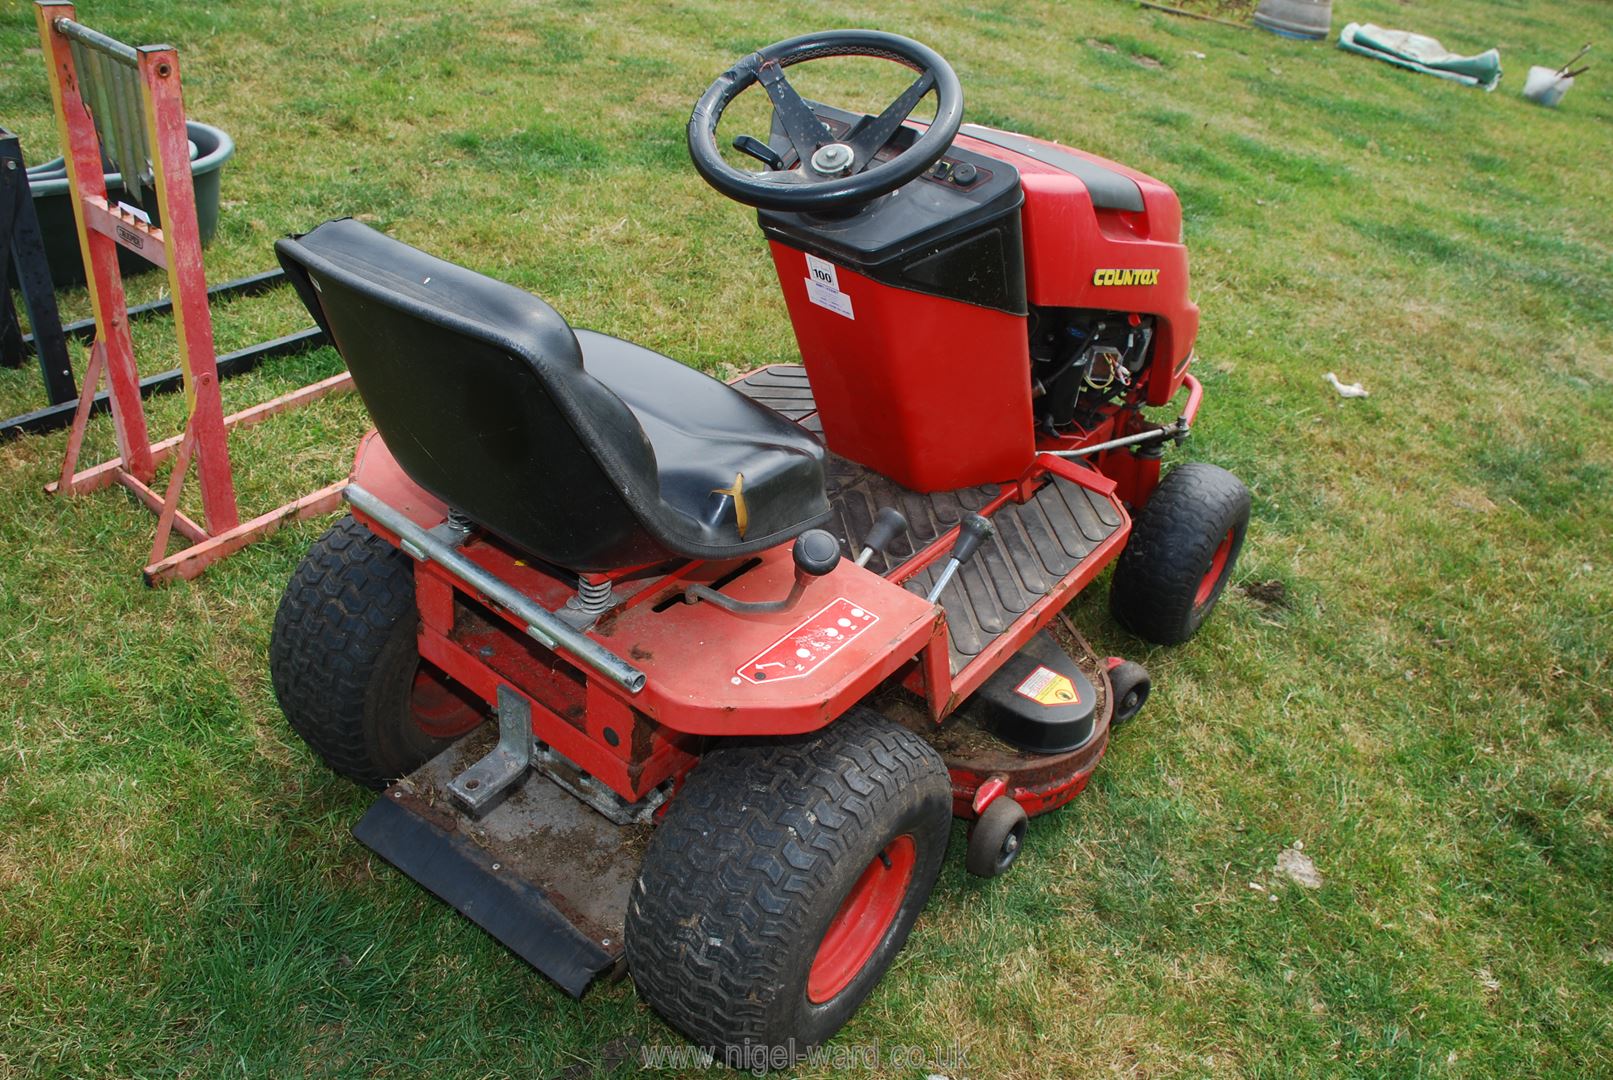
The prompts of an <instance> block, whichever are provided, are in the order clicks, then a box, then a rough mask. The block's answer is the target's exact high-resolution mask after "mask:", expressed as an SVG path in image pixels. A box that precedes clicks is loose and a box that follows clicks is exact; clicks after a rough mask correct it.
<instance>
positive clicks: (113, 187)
mask: <svg viewBox="0 0 1613 1080" xmlns="http://www.w3.org/2000/svg"><path fill="white" fill-rule="evenodd" d="M185 128H186V130H187V133H188V134H189V135H190V145H191V151H190V175H191V183H192V184H193V185H194V186H195V188H196V224H197V225H198V226H199V227H200V229H201V234H202V244H203V246H205V245H206V244H207V242H208V241H209V240H211V239H212V238H213V233H214V232H216V231H217V230H218V207H219V196H218V190H219V179H220V177H221V176H222V174H223V172H224V163H225V162H226V161H228V160H230V158H232V157H234V156H235V140H234V139H232V138H230V137H229V136H228V135H227V134H225V133H224V132H223V131H222V130H221V129H219V128H216V127H211V126H209V125H207V124H198V123H196V121H194V120H187V121H186V122H185ZM28 187H29V189H30V190H32V191H33V194H34V210H35V211H36V212H37V213H38V214H39V231H40V232H41V233H43V234H44V237H45V257H46V259H47V261H49V263H50V279H51V281H52V282H54V283H55V285H56V287H57V288H61V287H63V286H65V285H82V284H84V262H83V260H82V259H80V258H79V251H78V229H77V227H76V226H74V224H73V201H72V198H71V197H70V195H69V193H68V190H67V163H66V162H65V161H63V160H62V159H61V158H57V159H56V160H54V161H47V162H45V163H43V164H41V165H35V166H34V167H33V168H31V169H29V170H28ZM106 192H107V198H108V200H109V201H111V202H113V203H116V202H118V201H119V200H120V199H121V200H123V201H125V202H130V203H131V204H132V203H133V200H132V199H131V198H130V197H129V194H128V193H127V192H126V191H124V189H123V176H122V174H121V173H115V172H109V173H107V174H106ZM140 206H141V209H143V210H145V211H146V213H148V214H150V215H151V223H152V224H153V225H161V224H162V220H161V216H160V215H159V214H158V213H157V199H156V196H155V195H153V194H151V193H150V192H149V191H148V192H147V193H146V201H145V202H143V203H141V204H140ZM118 265H119V266H120V267H121V268H122V270H123V272H124V273H125V274H137V273H140V272H142V271H145V270H150V269H153V267H152V265H151V263H148V262H146V260H144V259H142V258H140V256H138V255H134V254H132V253H130V252H127V251H124V250H123V249H122V248H119V249H118Z"/></svg>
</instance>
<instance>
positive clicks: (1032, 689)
mask: <svg viewBox="0 0 1613 1080" xmlns="http://www.w3.org/2000/svg"><path fill="white" fill-rule="evenodd" d="M1014 693H1016V694H1018V695H1019V696H1020V697H1026V698H1030V699H1031V700H1032V701H1034V702H1036V703H1037V704H1038V705H1077V704H1079V703H1080V701H1081V695H1080V694H1078V693H1076V690H1075V684H1074V683H1072V682H1070V680H1069V679H1068V678H1067V677H1065V676H1063V675H1060V674H1059V673H1058V672H1056V671H1054V670H1053V669H1052V668H1050V667H1038V668H1037V669H1036V670H1035V671H1033V672H1031V673H1030V674H1029V675H1027V676H1026V677H1025V681H1024V682H1022V683H1020V684H1019V685H1018V686H1016V687H1014Z"/></svg>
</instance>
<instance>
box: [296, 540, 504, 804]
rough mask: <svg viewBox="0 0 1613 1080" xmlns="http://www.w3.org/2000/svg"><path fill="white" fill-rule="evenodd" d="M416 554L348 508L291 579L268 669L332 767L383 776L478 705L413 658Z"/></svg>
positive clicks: (460, 729)
mask: <svg viewBox="0 0 1613 1080" xmlns="http://www.w3.org/2000/svg"><path fill="white" fill-rule="evenodd" d="M419 622H420V617H419V612H418V611H417V610H416V608H415V599H414V562H413V560H412V559H410V558H409V557H408V556H407V555H405V554H404V553H403V552H401V551H399V550H398V549H397V548H395V547H393V546H392V545H391V544H389V543H387V542H386V541H385V540H382V539H381V538H380V537H378V536H376V535H375V534H374V533H372V532H370V530H369V529H366V528H365V527H364V526H363V525H360V524H359V523H358V522H357V521H354V520H353V519H352V518H351V517H346V518H343V519H342V520H341V521H338V522H337V523H336V524H335V525H332V526H331V527H330V529H329V530H328V531H327V532H326V533H325V535H323V536H321V537H320V538H319V539H318V540H316V541H314V544H313V547H311V548H309V550H308V554H307V555H306V556H304V557H303V560H302V562H301V563H300V564H299V565H298V566H297V570H296V572H295V573H294V574H292V577H291V581H290V583H289V584H288V585H287V586H286V592H285V595H284V596H283V597H282V598H281V600H280V608H279V610H278V611H277V612H275V618H274V631H273V633H272V635H271V637H270V639H269V675H270V678H271V681H272V682H273V683H274V692H275V697H277V698H278V699H279V701H280V708H281V709H282V710H283V711H284V712H285V714H286V719H287V720H289V721H290V722H291V727H292V729H293V730H294V731H296V732H297V734H298V735H300V736H302V739H303V741H304V742H306V743H307V744H308V745H309V746H310V747H311V748H312V749H313V751H314V753H316V754H318V755H319V757H320V759H321V760H322V761H324V763H325V764H326V765H327V766H329V767H330V769H331V771H333V772H335V773H337V774H338V775H340V776H345V777H347V778H348V779H350V780H355V781H357V782H358V783H360V784H364V785H366V786H367V787H373V788H379V787H384V786H385V785H386V784H387V783H388V782H389V781H391V780H395V779H396V778H398V777H400V776H403V775H404V774H406V773H409V772H412V771H413V770H414V769H415V768H417V767H418V766H420V765H422V764H424V763H425V762H426V761H427V760H429V759H430V758H431V757H433V756H434V755H436V754H438V753H440V752H441V751H442V750H444V749H446V748H447V746H448V744H449V743H450V742H451V741H452V740H453V739H454V738H455V737H457V736H459V735H462V734H464V733H465V732H467V731H469V730H470V729H471V728H473V727H475V726H476V725H477V724H478V723H480V722H481V721H482V719H483V717H484V716H485V713H484V712H483V710H482V708H481V707H480V703H479V702H477V701H476V700H475V699H474V698H473V697H471V696H470V695H469V694H468V692H467V691H465V690H464V688H462V687H460V686H459V685H458V684H456V683H454V682H453V681H452V680H450V679H449V678H448V677H447V676H446V675H444V674H443V673H442V672H441V671H438V670H437V669H436V668H435V667H433V666H432V665H430V664H426V663H423V662H422V661H421V659H420V652H419V648H418V646H417V645H416V642H415V636H416V633H417V632H418V628H419Z"/></svg>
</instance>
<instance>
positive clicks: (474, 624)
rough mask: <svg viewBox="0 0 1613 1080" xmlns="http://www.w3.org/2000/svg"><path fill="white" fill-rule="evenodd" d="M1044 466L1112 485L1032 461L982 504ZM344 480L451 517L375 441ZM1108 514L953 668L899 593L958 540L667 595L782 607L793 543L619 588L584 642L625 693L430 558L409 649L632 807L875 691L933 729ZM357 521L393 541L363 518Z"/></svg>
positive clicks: (763, 587) (1058, 463)
mask: <svg viewBox="0 0 1613 1080" xmlns="http://www.w3.org/2000/svg"><path fill="white" fill-rule="evenodd" d="M1049 473H1056V474H1059V475H1062V476H1065V477H1067V478H1070V479H1074V480H1075V481H1077V482H1079V483H1083V484H1086V485H1088V486H1090V487H1091V488H1092V489H1093V490H1096V491H1099V492H1100V493H1108V492H1112V491H1113V484H1112V483H1111V482H1110V481H1108V480H1106V479H1105V478H1104V477H1102V476H1100V475H1098V474H1097V473H1094V472H1092V471H1090V470H1087V469H1084V468H1082V467H1080V466H1076V465H1073V464H1071V463H1069V462H1066V461H1063V460H1061V459H1057V458H1048V457H1045V456H1044V457H1039V458H1037V459H1035V460H1034V461H1033V463H1032V468H1031V469H1030V470H1029V471H1027V473H1026V475H1025V476H1024V477H1023V478H1022V479H1021V481H1020V482H1018V483H1016V484H1014V485H1013V486H1011V487H1010V488H1009V489H1007V490H1006V491H1005V492H1004V494H1003V495H1002V496H1000V497H999V499H998V500H997V501H996V502H995V503H994V504H993V506H995V505H1000V504H1001V503H1002V502H1006V501H1007V500H1009V499H1015V498H1020V499H1024V498H1029V497H1030V496H1031V494H1032V493H1034V492H1035V491H1036V490H1037V488H1038V487H1040V486H1041V484H1043V483H1045V482H1046V480H1047V475H1048V474H1049ZM353 480H354V482H355V483H358V484H359V485H361V486H362V487H364V488H365V489H366V490H368V491H369V492H370V493H371V494H373V495H375V496H377V497H379V498H381V499H382V500H384V501H385V502H386V503H387V504H389V505H390V506H392V507H394V508H396V509H397V510H399V511H400V512H402V513H403V514H405V515H406V516H407V517H409V518H410V519H411V520H412V521H414V522H415V523H416V524H418V525H420V526H422V527H424V528H428V529H429V528H433V527H435V526H437V525H438V524H440V523H441V522H442V521H443V520H444V519H445V518H446V516H447V509H446V507H445V506H444V505H443V504H442V503H441V502H440V501H438V500H437V499H436V498H435V497H433V496H431V495H429V494H428V493H426V492H425V491H423V490H422V489H420V488H419V487H417V486H416V485H415V484H414V482H413V481H412V480H410V479H409V478H408V476H406V475H405V474H404V472H403V470H402V469H401V468H400V467H399V466H398V464H397V462H396V461H395V460H394V459H393V457H392V454H391V453H390V451H388V449H387V447H386V444H385V443H384V442H383V441H382V439H381V437H380V436H379V434H378V433H375V432H371V433H370V434H369V435H367V436H365V438H364V440H363V442H362V443H361V444H360V446H359V451H358V457H357V460H356V462H355V464H354V470H353ZM1115 505H1116V508H1117V510H1119V512H1120V513H1121V515H1122V520H1123V521H1124V522H1125V523H1124V524H1123V525H1122V527H1121V528H1119V529H1117V530H1116V531H1115V532H1114V533H1113V534H1112V535H1111V537H1110V538H1109V539H1108V540H1106V541H1105V542H1104V544H1103V545H1101V546H1100V548H1098V549H1096V550H1095V551H1094V552H1093V554H1092V556H1090V557H1089V558H1088V559H1087V560H1085V561H1084V562H1083V563H1081V564H1080V565H1079V566H1078V567H1077V568H1076V569H1075V570H1074V571H1072V572H1071V573H1070V574H1069V575H1068V576H1067V577H1066V578H1065V579H1064V580H1063V581H1061V582H1060V583H1059V585H1058V586H1057V587H1056V588H1055V589H1054V590H1053V591H1052V592H1051V593H1049V594H1048V595H1047V596H1046V597H1044V598H1043V599H1042V600H1041V601H1039V602H1038V603H1037V604H1035V605H1034V606H1033V607H1032V609H1031V610H1029V611H1027V612H1026V613H1025V615H1024V616H1022V617H1021V618H1020V620H1019V621H1018V622H1017V623H1016V624H1015V626H1014V627H1013V628H1011V629H1010V630H1009V631H1008V632H1007V633H1006V634H1004V635H1002V636H1001V637H1000V638H999V639H998V640H997V641H996V642H994V643H993V644H992V646H991V648H989V649H988V650H986V652H984V653H982V654H981V655H980V656H979V657H977V658H976V659H975V660H974V661H973V662H971V663H970V664H968V665H967V666H965V667H964V668H963V669H962V670H960V671H958V672H956V673H953V672H952V671H951V668H950V665H949V662H948V655H949V654H948V646H947V633H946V619H945V615H944V614H943V613H942V611H941V609H940V608H938V607H936V606H935V605H933V604H931V603H929V602H928V601H926V600H924V599H923V598H922V597H920V596H917V595H915V594H913V593H911V592H909V591H908V590H906V589H905V588H903V587H902V586H901V584H900V582H901V581H904V580H907V579H908V578H909V577H911V576H912V575H913V574H915V573H917V572H918V571H919V570H920V569H922V568H923V567H924V566H925V565H927V564H929V563H931V562H933V561H935V560H936V559H940V558H943V557H945V555H946V554H947V552H948V551H950V549H951V546H952V543H953V541H954V540H955V538H956V530H955V529H954V530H952V531H951V532H948V533H947V534H945V535H943V536H941V537H939V538H938V539H937V540H936V541H935V542H934V543H933V544H931V545H930V546H929V547H928V548H926V549H925V550H924V551H922V552H920V553H919V554H918V555H916V556H915V557H914V558H912V559H910V560H908V561H907V562H906V563H904V564H903V565H902V567H901V568H900V571H899V572H898V573H897V574H896V575H894V576H893V578H892V579H886V578H884V577H881V576H880V575H878V574H875V573H873V572H872V571H869V570H865V569H863V568H861V567H859V566H857V565H855V564H854V563H852V562H851V561H849V560H842V561H841V562H840V564H839V565H838V566H837V567H836V568H835V569H834V570H832V571H831V572H829V573H828V574H826V575H824V576H822V577H819V578H813V579H811V580H810V581H809V582H808V584H807V587H806V589H805V591H804V593H803V595H802V597H801V599H800V601H799V602H797V603H796V604H794V605H793V606H792V607H791V608H790V609H789V610H788V611H785V612H778V613H772V614H744V615H737V614H734V613H732V612H728V611H724V610H723V609H721V608H719V607H717V606H715V605H713V604H709V603H699V604H685V603H683V602H682V600H681V599H679V598H678V597H679V594H680V592H681V590H682V588H683V587H684V586H685V585H686V584H688V583H691V582H697V581H698V582H702V583H706V584H708V585H709V584H713V583H714V582H717V581H719V580H722V581H723V582H724V583H723V584H722V585H721V586H720V587H721V590H722V591H723V593H724V594H726V595H728V596H731V597H733V598H735V599H739V600H772V599H776V598H778V597H780V596H783V595H784V594H785V593H787V592H788V591H789V589H790V586H791V584H792V582H793V581H794V577H795V569H794V560H793V558H792V556H791V552H790V545H788V544H781V545H779V546H777V547H775V548H772V549H770V550H768V551H765V552H763V553H761V554H760V555H758V556H753V557H752V558H751V559H748V560H736V561H731V562H721V563H710V562H708V563H688V564H683V565H681V566H675V567H672V568H670V569H667V568H662V569H660V570H659V571H652V572H648V573H645V574H641V575H639V576H636V577H629V578H622V579H618V580H617V581H616V582H615V588H616V592H617V596H618V597H619V599H620V600H621V606H620V607H618V608H617V609H615V610H613V611H612V612H610V613H608V614H607V615H606V616H605V617H604V618H602V619H601V620H600V622H599V623H598V624H597V625H596V626H595V628H594V629H593V630H591V631H589V636H590V637H592V638H594V639H595V640H596V641H598V642H599V643H600V644H602V645H604V646H605V647H606V648H608V649H610V650H611V651H612V652H614V653H616V655H618V656H620V657H622V658H624V659H626V660H627V661H628V662H630V663H631V664H633V665H634V666H636V667H638V668H639V669H640V670H641V671H643V672H644V674H645V677H646V678H645V685H644V689H643V690H642V691H640V692H639V693H638V694H631V693H629V692H627V691H626V690H624V689H622V688H620V687H618V686H617V685H615V684H614V683H612V682H609V681H608V680H604V679H596V678H594V677H593V676H592V675H591V674H590V673H589V671H588V670H587V669H586V668H585V667H583V666H582V665H580V664H575V663H573V662H572V661H571V660H570V659H569V658H568V657H567V656H566V655H564V654H563V653H561V652H556V651H552V650H550V649H547V648H544V647H543V646H541V645H539V644H538V643H537V642H536V641H534V640H532V639H531V638H529V637H527V636H526V635H525V634H524V633H522V631H521V624H520V623H519V621H518V620H516V619H515V618H514V617H513V616H511V615H509V614H508V613H507V612H505V611H503V610H502V609H500V608H497V607H496V606H494V605H493V604H492V603H490V602H489V601H488V599H487V598H486V597H485V596H483V595H481V594H480V593H478V592H476V591H475V590H474V589H472V588H471V587H470V586H469V585H467V583H465V582H464V581H461V580H459V579H458V578H456V577H454V576H453V575H451V574H449V573H448V572H447V571H445V570H444V569H442V568H441V567H440V566H438V565H437V564H435V563H432V562H429V561H427V562H420V563H418V564H417V566H416V570H415V581H416V596H417V601H418V606H419V609H420V631H419V644H420V654H421V656H422V657H423V658H424V659H425V660H427V661H429V662H430V663H432V664H434V665H436V666H437V667H439V668H441V669H442V670H443V671H444V672H446V673H447V674H448V675H449V676H451V677H452V678H453V679H454V680H455V681H456V682H458V683H460V684H461V685H463V686H465V687H466V688H468V689H469V690H470V691H471V692H472V693H474V694H475V695H476V696H477V697H479V698H481V699H482V700H484V701H487V702H492V701H494V700H496V698H497V696H498V688H499V686H501V685H505V686H509V687H510V688H511V689H513V690H515V691H516V692H518V693H520V694H521V695H523V696H524V697H526V698H527V700H528V702H529V703H530V705H531V707H532V716H533V728H534V731H535V732H536V734H537V735H538V737H539V738H540V739H542V740H543V741H545V742H546V743H548V744H550V745H551V746H553V747H554V748H555V749H556V750H558V751H559V752H560V753H561V754H563V755H564V756H565V757H567V758H569V759H570V760H571V761H573V762H575V763H576V764H577V765H578V766H579V767H580V768H582V769H585V770H586V771H587V772H589V773H590V774H592V775H593V776H595V777H597V778H598V779H600V780H601V781H603V782H604V783H606V784H607V785H609V786H610V787H611V788H612V789H613V790H615V791H616V792H617V793H618V794H620V795H622V796H623V797H624V798H626V799H629V800H633V799H637V798H640V797H642V796H643V795H644V794H645V793H646V792H648V791H649V790H650V789H652V788H654V787H656V786H657V785H658V784H660V783H662V782H663V781H666V780H668V779H674V780H675V779H677V778H679V777H681V776H682V775H683V773H685V772H687V771H688V769H689V768H691V767H692V766H693V765H694V762H695V761H696V760H697V757H698V753H699V751H700V748H701V744H702V737H704V736H734V735H750V734H773V735H782V734H794V733H798V732H806V731H814V730H816V729H818V728H821V727H823V726H824V725H826V724H828V723H829V722H831V721H832V720H834V719H835V718H837V717H838V716H840V715H841V714H842V713H844V712H845V711H846V710H847V709H849V708H851V707H852V706H853V705H855V704H857V703H858V702H860V701H862V700H863V699H864V698H866V697H867V696H868V695H869V694H870V693H872V692H873V691H874V690H875V689H876V688H878V687H880V686H881V685H888V684H902V685H906V686H907V687H909V688H910V689H911V690H912V691H913V692H914V693H915V694H917V695H918V696H919V697H921V698H923V699H924V701H925V705H926V708H925V711H926V712H927V713H928V715H929V717H930V719H931V720H933V721H937V722H938V721H940V720H941V719H943V718H944V717H945V716H946V715H947V714H949V713H950V712H951V711H952V709H954V708H955V707H956V706H957V705H958V703H959V702H961V701H962V700H963V699H964V698H965V697H967V696H968V694H969V693H971V692H972V691H973V690H974V689H975V688H976V687H978V686H979V685H980V683H981V682H982V681H983V680H984V679H985V678H986V677H987V676H989V675H990V674H991V672H992V671H993V670H995V669H996V667H997V665H998V664H999V663H1000V662H1001V660H1002V659H1003V658H1004V657H1005V656H1007V655H1011V654H1012V652H1013V651H1014V649H1016V648H1018V647H1019V645H1021V644H1023V643H1024V641H1025V639H1026V638H1028V637H1029V636H1030V635H1031V634H1032V633H1034V632H1035V631H1036V630H1038V629H1040V628H1041V627H1042V626H1043V625H1045V624H1046V622H1047V621H1048V620H1049V619H1051V618H1052V617H1053V616H1054V615H1055V614H1056V613H1057V612H1058V610H1059V608H1061V607H1062V606H1063V605H1064V604H1065V603H1067V602H1068V601H1069V599H1070V597H1071V596H1073V595H1074V594H1075V593H1076V592H1077V591H1079V590H1080V589H1081V588H1082V587H1084V586H1085V585H1086V584H1087V583H1088V582H1089V581H1090V580H1091V579H1092V577H1093V576H1094V575H1095V574H1096V573H1097V572H1098V571H1099V570H1101V569H1102V567H1103V566H1105V565H1107V563H1108V562H1109V560H1110V559H1111V558H1112V557H1113V556H1114V555H1115V554H1116V553H1118V551H1119V549H1120V547H1121V545H1123V544H1124V541H1125V537H1126V535H1127V534H1128V533H1129V531H1130V529H1129V521H1127V520H1126V519H1125V517H1124V515H1125V511H1124V508H1123V507H1120V506H1119V504H1118V502H1117V503H1116V504H1115ZM987 509H988V510H990V509H991V507H988V508H987ZM354 516H355V517H357V518H359V520H361V521H363V522H364V524H365V525H366V526H367V527H368V528H370V529H371V530H372V531H374V532H375V533H376V534H377V535H379V536H382V537H384V538H385V539H387V540H388V541H389V542H391V543H393V544H397V545H399V546H401V544H399V540H398V538H397V537H396V536H394V535H392V534H391V533H389V532H388V531H387V530H386V529H385V528H383V527H381V526H380V525H379V524H378V523H376V522H375V521H373V520H370V519H368V518H366V517H365V516H364V515H363V514H362V513H361V512H358V511H356V510H355V511H354ZM460 553H461V554H462V555H464V556H466V557H467V558H469V559H471V560H472V561H473V562H475V563H477V564H478V565H480V566H482V567H483V568H485V569H487V570H488V571H490V572H491V573H493V574H495V575H496V576H497V577H499V578H500V579H501V580H503V581H504V582H506V583H508V584H510V585H513V586H515V587H516V588H518V589H520V590H521V591H522V592H524V593H525V594H526V595H528V596H530V597H532V598H533V599H534V600H536V601H537V602H538V603H539V604H541V605H542V606H544V607H545V608H548V609H550V610H557V609H559V608H560V607H562V606H563V605H564V604H565V602H566V600H567V598H568V597H569V596H570V595H571V594H572V592H573V591H574V583H572V582H571V581H569V580H564V579H562V578H559V577H556V576H555V575H554V574H553V572H551V571H549V570H547V569H544V568H541V567H538V566H534V565H530V564H529V563H528V562H527V561H526V560H525V559H524V558H523V557H522V555H521V553H520V552H519V551H516V550H515V549H513V548H511V547H509V546H507V545H505V544H504V543H502V542H501V541H498V540H496V539H494V538H491V537H487V536H485V535H475V536H473V537H472V538H471V539H469V540H468V541H466V542H465V544H464V545H463V546H462V547H461V548H460ZM736 572H737V575H736ZM1072 794H1073V792H1072Z"/></svg>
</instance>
